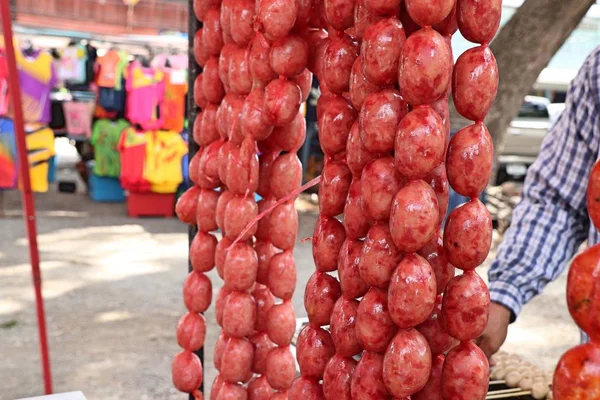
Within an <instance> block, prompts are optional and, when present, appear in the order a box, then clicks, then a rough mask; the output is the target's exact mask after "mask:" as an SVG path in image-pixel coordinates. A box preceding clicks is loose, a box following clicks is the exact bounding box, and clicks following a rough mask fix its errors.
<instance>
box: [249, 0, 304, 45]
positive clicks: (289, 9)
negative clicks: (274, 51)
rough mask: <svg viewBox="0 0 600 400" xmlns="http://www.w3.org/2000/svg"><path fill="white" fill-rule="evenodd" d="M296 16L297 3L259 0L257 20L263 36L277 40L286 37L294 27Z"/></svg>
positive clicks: (281, 0)
mask: <svg viewBox="0 0 600 400" xmlns="http://www.w3.org/2000/svg"><path fill="white" fill-rule="evenodd" d="M297 15H298V3H297V2H295V1H289V0H261V1H260V6H259V10H258V15H257V17H258V18H257V20H258V22H259V23H260V24H261V25H262V28H263V30H264V34H265V36H266V37H267V38H268V39H270V40H277V39H279V38H282V37H284V36H286V35H287V34H288V33H289V32H290V31H291V30H292V28H293V27H294V24H295V23H296V17H297Z"/></svg>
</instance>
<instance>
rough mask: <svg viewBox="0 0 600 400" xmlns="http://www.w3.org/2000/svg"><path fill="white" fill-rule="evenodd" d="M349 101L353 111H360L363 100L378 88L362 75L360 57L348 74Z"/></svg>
mask: <svg viewBox="0 0 600 400" xmlns="http://www.w3.org/2000/svg"><path fill="white" fill-rule="evenodd" d="M349 90H350V101H351V102H352V106H354V108H355V109H357V110H360V108H361V107H362V104H363V102H364V101H365V98H366V97H367V96H368V95H369V94H371V93H373V92H376V91H377V90H379V87H378V86H377V85H375V84H373V83H371V82H369V81H368V80H367V78H366V77H365V74H364V73H363V66H362V57H358V58H357V59H356V60H355V61H354V64H353V65H352V71H351V72H350V88H349Z"/></svg>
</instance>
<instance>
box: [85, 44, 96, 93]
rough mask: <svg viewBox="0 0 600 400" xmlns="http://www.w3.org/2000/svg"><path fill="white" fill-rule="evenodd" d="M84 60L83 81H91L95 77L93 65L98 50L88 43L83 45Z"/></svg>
mask: <svg viewBox="0 0 600 400" xmlns="http://www.w3.org/2000/svg"><path fill="white" fill-rule="evenodd" d="M85 51H86V60H85V83H87V84H89V83H92V82H93V81H94V79H95V77H96V76H95V75H96V74H95V71H94V66H95V65H96V60H97V59H98V51H97V50H96V48H95V47H94V46H92V45H90V44H87V45H85Z"/></svg>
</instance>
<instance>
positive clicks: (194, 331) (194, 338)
mask: <svg viewBox="0 0 600 400" xmlns="http://www.w3.org/2000/svg"><path fill="white" fill-rule="evenodd" d="M205 337H206V320H205V319H204V316H203V315H202V314H196V313H191V312H188V313H186V314H184V315H183V316H182V317H181V319H179V322H178V323H177V344H178V345H179V346H180V347H181V348H183V349H186V350H190V351H198V350H200V349H201V348H202V346H204V338H205Z"/></svg>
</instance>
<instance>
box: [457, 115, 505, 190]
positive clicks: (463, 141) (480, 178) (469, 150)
mask: <svg viewBox="0 0 600 400" xmlns="http://www.w3.org/2000/svg"><path fill="white" fill-rule="evenodd" d="M493 153H494V149H493V143H492V137H491V136H490V133H489V131H488V130H487V128H486V127H485V125H484V124H483V123H481V122H479V123H475V124H473V125H469V126H467V127H465V128H463V129H461V130H460V131H458V132H456V134H455V135H454V136H453V137H452V139H451V140H450V146H449V147H448V155H447V158H446V171H447V173H448V181H449V182H450V186H452V189H454V191H456V193H458V194H460V195H463V196H465V197H477V196H478V195H479V193H481V192H482V191H483V189H485V187H486V186H487V184H488V181H489V179H490V174H491V171H492V162H493Z"/></svg>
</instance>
